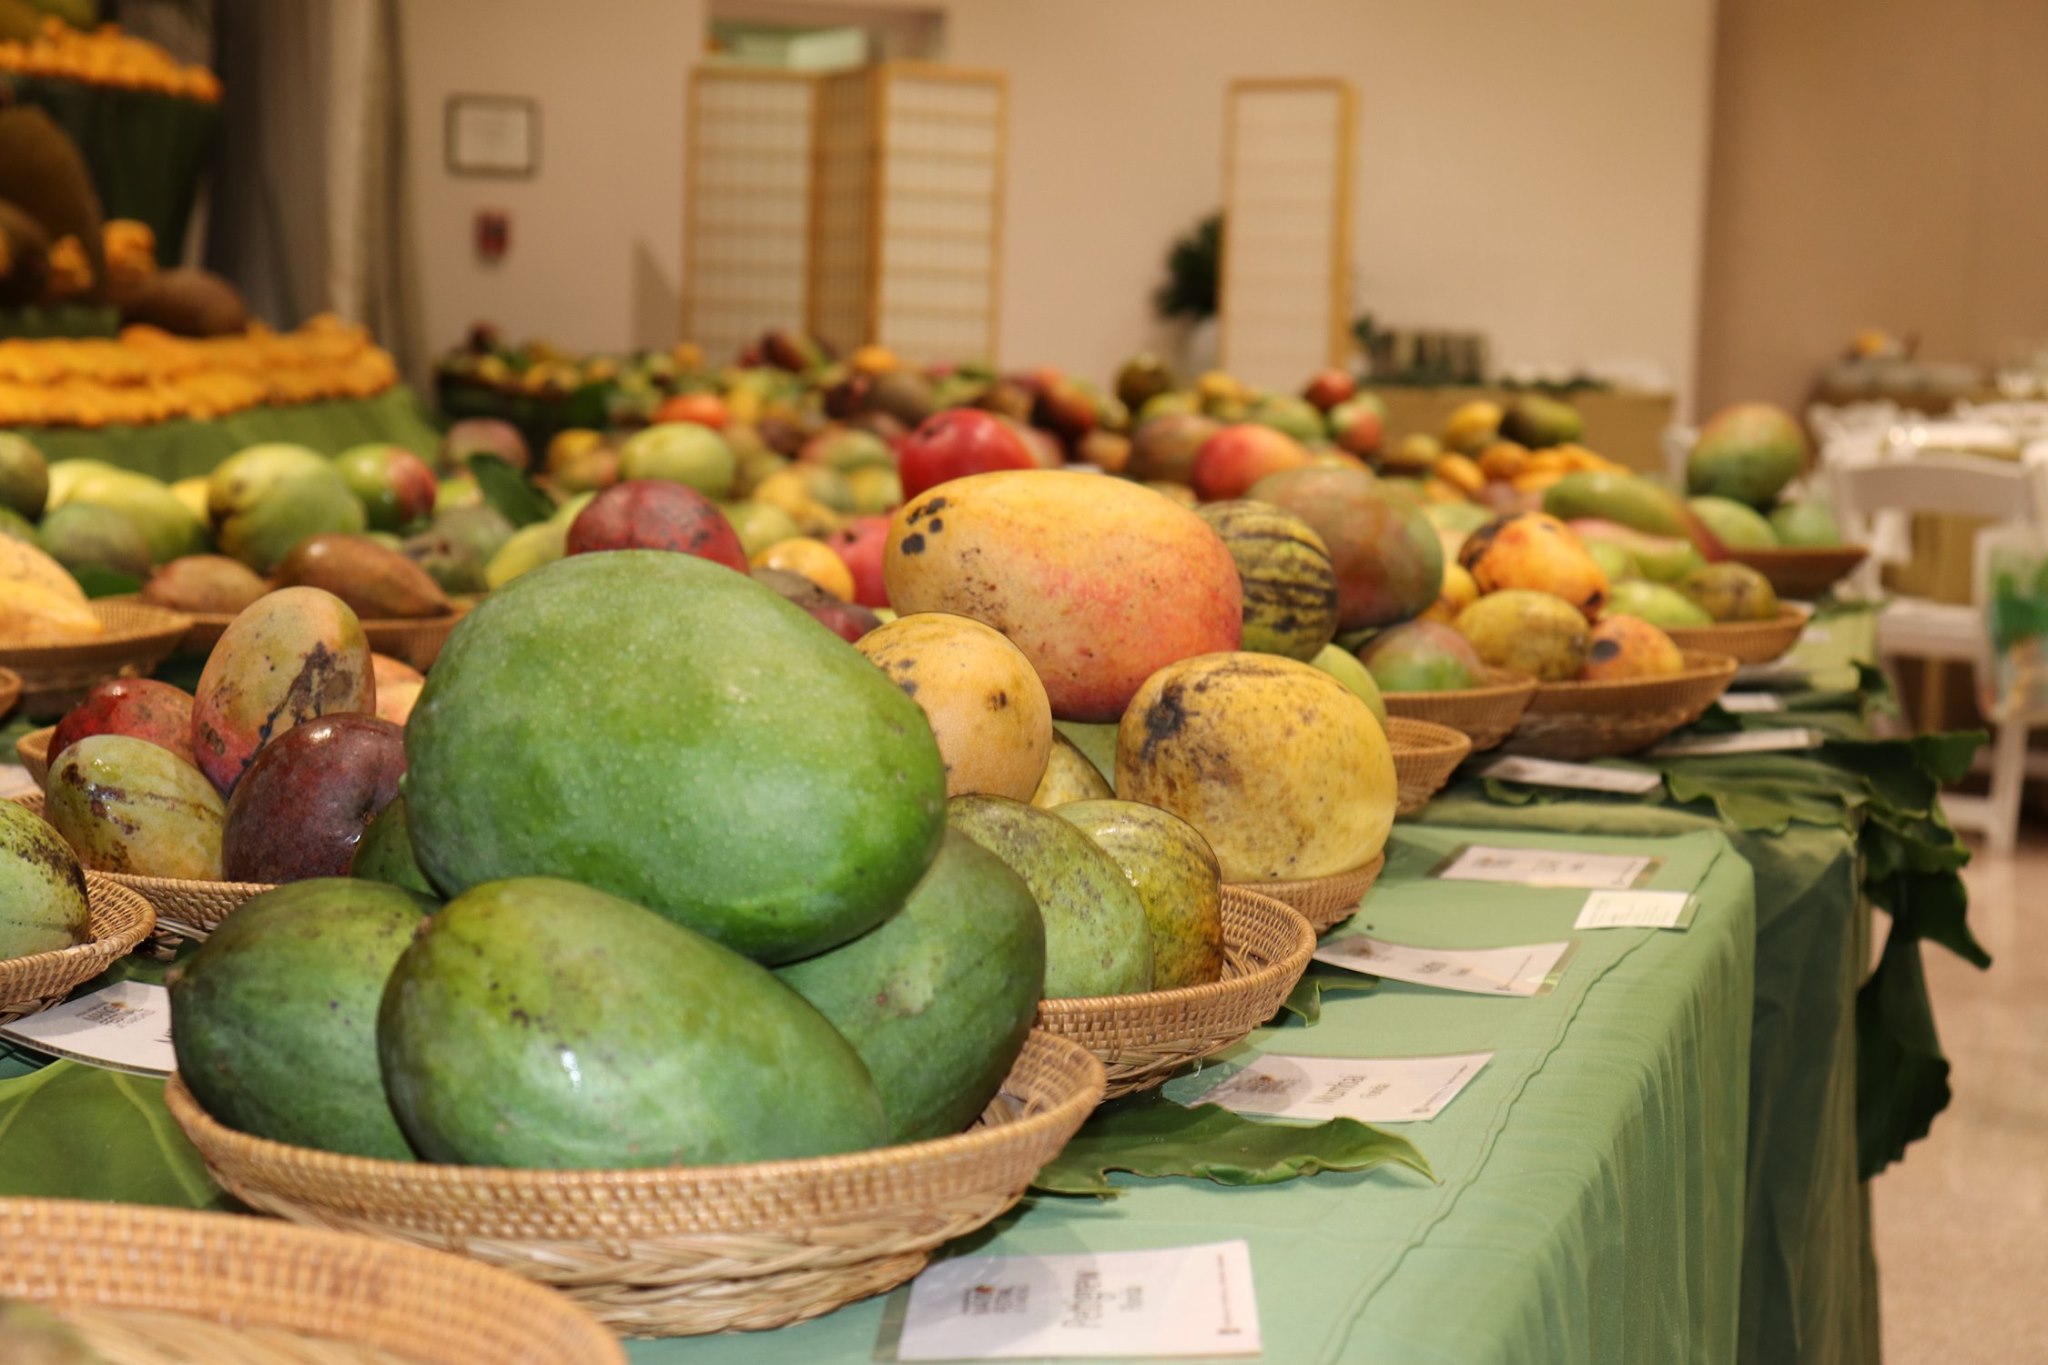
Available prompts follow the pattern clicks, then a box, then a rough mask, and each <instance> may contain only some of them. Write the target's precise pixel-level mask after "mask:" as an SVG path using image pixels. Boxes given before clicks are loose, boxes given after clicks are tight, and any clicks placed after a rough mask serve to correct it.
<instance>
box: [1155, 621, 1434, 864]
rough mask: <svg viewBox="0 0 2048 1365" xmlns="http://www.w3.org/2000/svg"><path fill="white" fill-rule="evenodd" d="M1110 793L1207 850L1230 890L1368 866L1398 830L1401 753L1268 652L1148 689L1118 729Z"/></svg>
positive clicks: (1318, 676) (1341, 694)
mask: <svg viewBox="0 0 2048 1365" xmlns="http://www.w3.org/2000/svg"><path fill="white" fill-rule="evenodd" d="M1116 794H1117V796H1118V797H1119V798H1121V799H1122V800H1125V801H1142V802H1144V803H1145V804H1146V805H1150V806H1157V807H1159V808H1160V809H1161V810H1165V811H1170V812H1172V813H1173V814H1174V815H1177V816H1179V817H1180V818H1181V819H1183V820H1185V821H1187V822H1188V823H1189V824H1190V825H1193V826H1194V827H1195V829H1197V830H1198V831H1200V832H1201V835H1202V837H1203V838H1205V839H1207V840H1208V841H1209V846H1210V848H1211V849H1213V850H1214V851H1215V854H1216V860H1217V863H1218V865H1219V867H1220V868H1221V870H1222V875H1223V880H1224V881H1226V882H1269V881H1297V880H1302V879H1306V878H1311V877H1326V876H1330V875H1332V874H1333V873H1338V872H1346V871H1349V870H1350V869H1352V868H1355V867H1358V866H1361V865H1362V864H1365V863H1368V862H1371V861H1372V860H1373V859H1374V858H1375V857H1377V856H1378V855H1379V852H1380V850H1381V848H1383V847H1384V846H1385V844H1386V841H1387V832H1388V830H1389V829H1391V828H1392V826H1393V823H1394V801H1395V787H1394V756H1393V751H1392V750H1391V749H1390V748H1389V747H1388V745H1387V738H1386V734H1385V732H1384V731H1382V730H1381V728H1380V725H1379V722H1378V721H1376V720H1375V719H1373V714H1372V710H1371V708H1369V707H1368V706H1367V705H1366V704H1365V702H1364V701H1363V700H1362V699H1360V698H1359V697H1358V696H1357V694H1355V693H1353V692H1352V691H1351V690H1350V689H1349V688H1347V687H1345V686H1344V684H1343V683H1341V682H1339V681H1337V679H1335V678H1333V677H1331V676H1330V675H1329V674H1327V673H1324V672H1322V671H1320V670H1319V669H1315V668H1312V667H1310V666H1309V665H1307V664H1304V663H1297V662H1295V661H1294V660H1292V659H1283V658H1280V657H1279V656H1277V655H1273V654H1247V653H1230V654H1205V655H1202V656H1200V657H1199V658H1194V659H1184V660H1182V661H1181V662H1179V663H1176V664H1172V665H1170V666H1168V667H1166V668H1162V669H1160V670H1159V672H1157V673H1155V674H1153V675H1152V676H1151V677H1150V678H1148V679H1146V680H1145V685H1144V687H1143V688H1141V689H1140V690H1139V692H1138V695H1137V696H1136V697H1134V698H1133V699H1132V701H1131V706H1130V709H1129V710H1128V711H1126V712H1125V713H1124V718H1123V721H1122V723H1121V724H1119V725H1118V727H1117V747H1116Z"/></svg>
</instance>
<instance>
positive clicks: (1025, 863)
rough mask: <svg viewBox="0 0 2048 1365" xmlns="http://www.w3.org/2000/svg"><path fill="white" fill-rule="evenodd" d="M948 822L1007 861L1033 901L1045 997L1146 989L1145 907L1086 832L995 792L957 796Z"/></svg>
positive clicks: (1149, 945)
mask: <svg viewBox="0 0 2048 1365" xmlns="http://www.w3.org/2000/svg"><path fill="white" fill-rule="evenodd" d="M946 819H947V821H948V823H950V824H951V825H952V827H953V828H954V829H956V830H958V831H960V832H961V833H962V834H965V835H966V836H967V837H968V838H970V839H972V840H974V842H976V843H977V844H980V845H981V846H982V847H983V848H985V849H987V850H988V851H989V852H991V853H993V854H995V855H996V856H997V857H998V858H1001V859H1002V860H1003V861H1004V862H1005V863H1008V864H1009V866H1010V870H1011V871H1013V872H1015V873H1016V874H1017V875H1018V876H1020V877H1022V878H1023V879H1024V884H1025V885H1026V886H1028V887H1030V888H1031V894H1032V895H1033V896H1034V897H1036V898H1037V900H1038V910H1039V913H1040V914H1041V915H1043V916H1044V917H1045V994H1046V997H1047V998H1048V999H1067V998H1071V997H1074V996H1086V995H1125V994H1128V993H1130V992H1133V991H1148V990H1151V989H1152V938H1151V929H1150V926H1149V922H1148V921H1147V919H1146V916H1145V904H1144V902H1143V901H1142V900H1140V899H1139V897H1138V893H1137V891H1136V890H1135V889H1134V888H1133V887H1132V886H1131V884H1130V882H1129V880H1127V879H1126V878H1125V876H1124V874H1123V869H1122V868H1120V867H1118V866H1117V863H1116V860H1115V859H1114V858H1112V857H1110V856H1109V854H1107V853H1105V852H1104V851H1103V850H1102V849H1101V848H1099V847H1097V846H1096V844H1095V842H1094V841H1093V840H1091V839H1089V837H1088V836H1087V835H1085V834H1083V833H1082V832H1081V831H1080V830H1078V829H1076V828H1075V827H1074V826H1073V825H1071V824H1069V823H1067V822H1066V821H1065V820H1062V819H1061V818H1060V817H1059V816H1057V815H1054V814H1053V813H1052V812H1050V811H1043V810H1039V809H1037V808H1036V807H1033V806H1027V805H1025V804H1024V803H1023V802H1021V801H1011V800H1008V799H1006V798H1004V797H1000V796H982V795H971V796H956V797H954V798H953V799H952V800H951V801H948V802H947V803H946Z"/></svg>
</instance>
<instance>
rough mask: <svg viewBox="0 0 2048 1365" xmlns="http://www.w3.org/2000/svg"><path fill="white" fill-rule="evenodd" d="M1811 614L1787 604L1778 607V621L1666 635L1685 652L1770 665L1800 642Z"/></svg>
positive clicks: (1690, 629)
mask: <svg viewBox="0 0 2048 1365" xmlns="http://www.w3.org/2000/svg"><path fill="white" fill-rule="evenodd" d="M1812 615H1813V613H1812V611H1810V610H1808V609H1807V608H1805V607H1796V606H1793V605H1792V604H1791V603H1790V602H1787V603H1785V604H1783V605H1782V606H1780V607H1779V608H1778V615H1777V619H1776V620H1771V621H1726V622H1721V623H1719V624H1716V625H1711V626H1680V627H1678V628H1677V629H1675V630H1671V629H1667V630H1666V631H1665V632H1664V633H1665V634H1666V635H1669V636H1670V637H1671V640H1672V643H1674V644H1676V645H1677V646H1678V647H1679V648H1680V649H1683V650H1689V651H1692V652H1695V653H1701V654H1726V655H1727V656H1728V657H1729V658H1731V659H1733V660H1735V662H1736V663H1739V664H1767V663H1770V662H1771V661H1772V660H1774V659H1777V658H1779V657H1781V656H1782V655H1783V654H1784V653H1785V651H1786V650H1788V649H1790V648H1792V646H1794V645H1796V644H1798V643H1799V632H1800V631H1802V630H1805V629H1806V622H1807V620H1808V619H1809V618H1810V617H1811V616H1812Z"/></svg>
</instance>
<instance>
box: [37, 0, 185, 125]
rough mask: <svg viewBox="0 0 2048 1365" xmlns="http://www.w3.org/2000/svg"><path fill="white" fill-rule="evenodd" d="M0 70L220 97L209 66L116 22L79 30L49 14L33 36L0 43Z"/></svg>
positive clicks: (58, 78)
mask: <svg viewBox="0 0 2048 1365" xmlns="http://www.w3.org/2000/svg"><path fill="white" fill-rule="evenodd" d="M0 71H6V72H12V73H14V74H16V75H21V76H40V77H44V78H47V79H52V80H64V81H78V82H81V83H82V84H85V85H102V86H110V87H113V88H116V89H121V90H153V91H155V92H157V93H158V94H163V95H176V96H177V97H178V98H180V99H188V100H198V101H200V102H201V103H203V104H214V103H217V102H219V100H220V79H219V78H218V77H217V76H215V75H214V74H213V73H212V72H211V71H208V70H207V69H206V68H205V67H203V66H199V65H197V64H193V65H189V66H188V65H186V64H185V63H183V62H180V61H179V60H178V59H177V58H175V57H173V56H172V55H171V54H170V53H168V52H166V51H164V50H163V49H162V48H161V47H158V46H157V45H156V44H155V43H152V42H150V41H149V40H147V39H145V38H134V37H130V36H129V35H127V34H125V33H123V32H122V31H121V26H120V25H119V24H101V25H100V26H99V27H98V28H95V29H90V30H84V29H77V28H73V27H72V26H71V25H70V24H67V23H65V22H64V21H63V20H62V19H58V18H56V17H54V16H51V17H48V18H45V19H44V20H43V21H42V24H41V27H40V28H39V29H38V30H37V32H36V34H35V36H34V37H33V38H27V39H19V40H16V41H13V42H0Z"/></svg>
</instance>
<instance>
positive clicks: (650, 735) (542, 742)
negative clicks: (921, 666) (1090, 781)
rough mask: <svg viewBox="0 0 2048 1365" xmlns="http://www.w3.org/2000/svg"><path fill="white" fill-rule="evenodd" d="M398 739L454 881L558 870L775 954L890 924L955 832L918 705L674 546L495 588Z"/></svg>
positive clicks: (782, 956)
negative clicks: (942, 841) (949, 826)
mask: <svg viewBox="0 0 2048 1365" xmlns="http://www.w3.org/2000/svg"><path fill="white" fill-rule="evenodd" d="M405 752H406V760H407V775H406V793H407V797H406V799H407V823H408V824H409V826H410V827H411V831H412V841H413V851H414V853H415V854H416V856H417V857H418V858H419V862H420V866H421V867H422V868H424V869H425V870H426V873H427V876H428V878H429V879H430V880H432V881H433V883H434V884H435V885H436V886H438V887H440V888H441V889H442V890H444V891H446V892H448V893H450V894H454V893H457V892H460V891H462V890H464V889H466V888H468V887H471V886H475V885H477V884H478V883H480V882H486V881H494V880H496V879H498V878H502V877H521V876H550V877H567V878H569V879H570V880H572V881H578V882H582V883H583V884H585V885H587V886H595V887H599V888H601V889H603V890H606V891H610V892H612V893H614V894H615V895H620V896H624V897H625V898H626V899H628V900H630V901H632V902H634V903H635V904H637V905H644V906H647V907H648V908H649V909H652V910H656V911H659V912H660V913H662V914H664V915H667V916H668V917H670V918H671V919H673V920H675V921H676V922H677V923H679V924H684V925H687V926H689V927H690V928H693V929H695V930H697V931H698V932H700V933H704V934H708V935H710V936H711V937H712V938H714V939H717V940H718V941H719V942H721V943H723V944H725V945H726V946H727V947H730V948H733V949H736V950H738V951H740V952H743V953H746V954H747V955H748V956H750V957H754V958H757V959H759V960H760V961H763V962H768V963H776V962H790V961H794V960H796V959H798V958H802V957H809V956H811V955H812V954H814V953H820V952H823V951H825V950H826V949H828V948H833V947H836V946H838V945H839V944H841V943H844V942H846V941H847V940H849V939H852V938H855V937H857V936H859V935H860V934H864V933H866V932H867V931H868V930H869V929H872V928H874V927H875V926H876V925H877V924H879V923H881V922H882V920H883V919H885V918H886V917H887V916H888V915H889V914H890V913H891V912H893V911H894V910H895V909H896V907H897V906H899V905H901V904H902V903H903V898H904V897H905V896H907V895H909V894H910V888H911V887H913V886H915V885H917V880H918V878H919V877H922V876H923V875H924V870H925V868H926V867H928V866H930V865H931V860H932V857H933V855H934V854H936V853H937V852H938V847H939V837H940V835H941V834H942V833H943V832H944V829H945V806H944V802H945V794H946V770H945V765H944V763H943V762H942V761H941V759H940V757H939V746H938V743H937V741H935V740H934V739H933V738H932V731H931V726H930V725H928V724H927V723H926V722H925V718H924V713H923V712H922V711H920V710H918V708H917V703H916V702H914V701H912V700H911V699H910V698H909V697H906V696H904V695H903V693H902V692H900V691H898V690H897V688H896V686H895V685H894V684H893V683H891V682H890V681H889V678H888V676H887V675H886V674H884V673H883V672H882V671H881V670H880V669H878V668H876V667H875V666H874V665H872V664H870V663H869V662H868V661H867V660H866V659H864V658H862V657H861V656H860V654H859V653H858V652H857V651H855V649H854V648H853V646H851V645H849V644H847V643H846V642H845V641H844V640H841V639H840V638H839V637H838V636H836V635H834V634H832V633H831V632H830V631H828V630H826V629H824V628H823V627H822V626H820V625H818V623H817V622H815V621H813V620H812V619H811V618H810V616H809V615H808V614H806V613H805V612H804V611H803V610H801V609H800V608H798V607H795V606H792V605H790V604H789V603H788V602H785V601H784V600H783V599H782V598H781V597H780V596H778V595H777V594H776V593H775V592H774V591H772V590H771V589H769V588H765V587H762V586H761V585H760V584H758V583H756V582H754V581H753V580H752V579H750V578H748V577H747V576H746V575H745V574H738V573H734V572H733V571H732V570H731V569H728V568H726V567H725V566H724V565H722V564H715V563H713V562H712V561H710V560H708V559H700V558H698V557H697V556H695V555H684V554H675V553H672V552H670V551H665V550H613V551H607V552H605V553H602V554H584V555H572V556H570V557H569V558H567V559H564V560H561V561H560V562H558V563H555V564H550V565H548V566H547V567H545V568H541V569H535V570H534V571H533V572H531V573H529V574H525V575H522V576H521V577H520V578H518V579H517V580H515V581H514V582H513V583H512V584H511V585H509V586H508V587H505V588H503V589H501V590H500V591H498V592H496V593H493V594H492V595H491V596H490V597H489V598H487V599H485V601H484V603H483V604H482V605H481V606H479V607H478V608H477V609H476V610H474V611H472V612H471V613H469V615H468V616H467V617H465V618H464V619H463V621H462V624H461V625H459V626H457V627H456V628H455V631H454V633H453V634H452V635H451V636H450V637H449V640H448V645H447V647H446V648H445V649H444V650H442V652H441V657H440V658H439V660H437V661H436V662H435V664H434V668H433V671H432V673H431V674H429V675H428V677H427V685H426V687H425V689H424V690H423V691H422V692H421V693H420V699H419V704H418V705H417V706H415V707H414V708H413V712H412V715H411V717H410V718H409V719H408V720H407V722H406V729H405Z"/></svg>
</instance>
